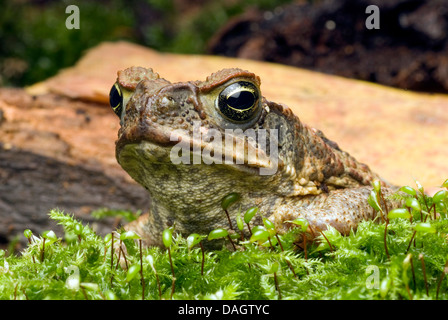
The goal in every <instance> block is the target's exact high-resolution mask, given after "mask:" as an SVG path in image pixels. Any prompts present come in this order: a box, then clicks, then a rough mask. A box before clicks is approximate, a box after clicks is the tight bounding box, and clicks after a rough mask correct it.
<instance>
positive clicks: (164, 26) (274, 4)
mask: <svg viewBox="0 0 448 320" xmlns="http://www.w3.org/2000/svg"><path fill="white" fill-rule="evenodd" d="M71 4H75V5H77V6H78V7H79V9H80V18H81V19H80V20H81V31H82V32H74V30H68V29H67V28H66V27H65V20H66V18H67V17H68V14H66V13H65V8H66V7H67V6H68V5H71ZM369 5H377V6H378V7H379V8H380V29H372V30H369V29H367V28H366V26H365V21H366V19H367V17H368V16H369V14H366V12H365V11H366V7H367V6H369ZM0 6H1V8H2V10H1V12H0V43H1V45H0V86H16V87H22V86H26V85H30V84H33V83H35V82H38V81H41V80H44V79H46V78H48V77H50V76H52V75H54V74H56V73H57V72H58V70H60V69H61V68H64V67H68V66H71V65H73V64H74V63H75V62H76V61H77V60H78V59H79V58H80V56H81V55H82V54H83V53H84V52H85V50H86V49H88V48H91V47H93V46H95V45H97V44H98V43H100V42H102V41H106V40H107V41H110V40H112V41H113V40H127V41H131V42H135V43H138V44H142V45H145V46H148V47H151V48H153V49H156V50H159V51H165V52H174V53H194V54H214V55H225V56H234V57H242V58H249V59H256V60H263V61H271V62H278V63H282V64H287V65H293V66H297V67H301V68H306V69H310V70H317V71H321V72H325V73H329V74H336V75H341V76H344V77H348V78H356V79H362V80H366V81H371V82H376V83H380V84H384V85H388V86H393V87H399V88H404V89H408V90H416V91H427V92H446V90H447V89H448V37H447V32H448V4H447V1H446V0H430V1H429V0H427V1H425V0H387V1H386V0H383V1H381V0H339V1H317V0H314V1H312V0H308V1H306V0H303V1H290V0H289V1H288V0H276V1H274V0H261V1H256V0H224V1H218V0H210V1H206V0H173V1H166V0H127V1H126V0H100V1H87V0H83V1H60V0H59V1H52V0H35V1H31V0H28V1H27V0H9V1H7V0H0Z"/></svg>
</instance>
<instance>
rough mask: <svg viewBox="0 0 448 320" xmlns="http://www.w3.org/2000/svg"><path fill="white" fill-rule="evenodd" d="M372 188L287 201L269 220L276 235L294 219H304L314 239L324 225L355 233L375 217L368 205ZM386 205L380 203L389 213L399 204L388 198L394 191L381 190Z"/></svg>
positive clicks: (351, 189) (400, 203)
mask: <svg viewBox="0 0 448 320" xmlns="http://www.w3.org/2000/svg"><path fill="white" fill-rule="evenodd" d="M371 191H372V187H370V186H363V187H358V188H349V189H339V190H334V191H330V192H329V193H324V194H320V195H317V196H310V197H309V198H308V199H306V201H304V200H303V199H298V198H287V199H285V204H282V205H281V206H280V207H279V208H277V209H276V210H275V212H274V213H273V214H272V215H271V216H270V217H269V219H270V220H271V221H273V222H274V223H275V226H276V228H277V230H278V231H279V232H286V231H287V230H288V229H289V228H290V227H291V226H292V224H290V223H285V222H287V221H291V220H294V219H297V218H305V219H306V220H307V221H308V223H309V226H310V228H309V229H308V231H307V233H309V234H310V235H311V237H314V236H317V235H318V234H319V232H320V231H323V230H326V229H327V225H330V226H332V227H334V228H336V229H337V230H338V231H339V232H341V233H342V234H344V235H348V234H349V233H350V230H352V229H353V230H356V228H357V226H358V224H359V223H360V222H361V221H362V220H371V219H374V218H375V217H376V216H377V213H376V212H375V210H374V209H373V208H372V207H371V206H370V205H369V203H368V201H367V199H368V197H369V195H370V192H371ZM381 191H382V194H383V198H384V200H385V203H383V202H382V201H380V203H381V205H382V207H383V210H384V211H385V212H386V211H387V210H391V209H393V208H398V207H400V206H401V205H402V202H401V201H400V200H394V199H391V198H390V196H391V195H392V193H393V192H394V191H393V190H392V189H390V188H387V187H386V188H382V190H381Z"/></svg>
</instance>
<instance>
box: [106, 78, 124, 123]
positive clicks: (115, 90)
mask: <svg viewBox="0 0 448 320" xmlns="http://www.w3.org/2000/svg"><path fill="white" fill-rule="evenodd" d="M109 103H110V106H111V107H112V110H114V112H115V114H116V115H117V116H119V117H121V111H122V110H123V94H122V92H121V89H120V86H119V85H118V83H115V84H114V85H113V86H112V88H111V89H110V93H109Z"/></svg>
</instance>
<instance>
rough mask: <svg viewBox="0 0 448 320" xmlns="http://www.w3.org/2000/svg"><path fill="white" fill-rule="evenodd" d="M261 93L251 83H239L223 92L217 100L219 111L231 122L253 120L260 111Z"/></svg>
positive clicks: (233, 84)
mask: <svg viewBox="0 0 448 320" xmlns="http://www.w3.org/2000/svg"><path fill="white" fill-rule="evenodd" d="M259 100H260V93H259V91H258V88H257V87H256V86H255V85H254V84H253V83H251V82H247V81H238V82H235V83H232V84H231V85H229V86H227V87H226V88H225V89H224V90H222V91H221V93H220V94H219V97H218V100H217V107H218V109H219V111H220V112H221V113H222V114H223V115H224V116H226V117H227V118H228V119H229V120H231V121H236V122H241V121H246V120H249V119H251V118H252V117H253V116H254V115H255V113H256V112H257V110H259V106H260V103H259Z"/></svg>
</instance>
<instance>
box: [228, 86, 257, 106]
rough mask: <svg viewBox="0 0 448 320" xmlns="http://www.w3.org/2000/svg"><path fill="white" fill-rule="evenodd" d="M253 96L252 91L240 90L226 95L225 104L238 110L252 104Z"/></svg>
mask: <svg viewBox="0 0 448 320" xmlns="http://www.w3.org/2000/svg"><path fill="white" fill-rule="evenodd" d="M254 102H255V97H254V95H253V93H252V92H250V91H246V90H242V91H238V92H235V93H233V94H232V95H230V96H228V97H227V104H228V106H229V107H231V108H234V109H239V110H246V109H249V108H250V107H252V106H253V105H254Z"/></svg>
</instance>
